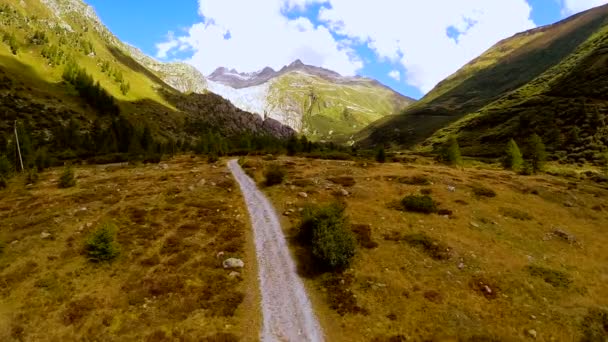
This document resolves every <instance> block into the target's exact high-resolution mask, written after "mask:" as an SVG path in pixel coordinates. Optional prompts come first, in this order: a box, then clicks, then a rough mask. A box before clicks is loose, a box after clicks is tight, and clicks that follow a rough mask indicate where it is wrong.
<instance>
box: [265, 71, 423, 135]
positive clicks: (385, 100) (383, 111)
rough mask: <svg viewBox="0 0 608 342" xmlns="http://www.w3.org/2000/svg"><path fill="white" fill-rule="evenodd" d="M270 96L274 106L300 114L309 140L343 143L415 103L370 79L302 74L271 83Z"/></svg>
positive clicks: (298, 73)
mask: <svg viewBox="0 0 608 342" xmlns="http://www.w3.org/2000/svg"><path fill="white" fill-rule="evenodd" d="M268 97H269V99H268V102H269V103H270V106H271V107H278V108H281V109H282V110H284V111H292V112H296V113H298V114H300V115H301V118H302V132H303V133H304V134H306V135H307V136H308V137H309V138H311V139H313V140H332V141H341V142H346V141H348V140H350V139H352V135H353V134H354V133H355V132H357V131H359V130H361V129H362V128H363V127H365V126H367V125H369V124H370V123H372V122H374V121H376V120H378V119H380V118H382V117H384V116H386V115H390V114H393V113H395V112H398V111H400V110H402V109H403V108H405V107H407V106H409V105H410V104H412V103H414V100H412V99H409V98H407V97H404V96H400V95H399V94H397V93H395V92H394V91H393V90H391V89H390V88H387V87H384V86H382V85H380V84H378V83H377V82H374V81H372V80H369V79H356V80H355V79H353V80H351V81H346V82H344V81H342V82H336V81H332V80H328V79H325V78H323V77H319V76H314V75H309V74H306V73H302V72H291V73H288V74H285V75H282V76H281V77H279V78H278V79H277V80H275V81H274V82H272V85H271V87H270V91H269V96H268Z"/></svg>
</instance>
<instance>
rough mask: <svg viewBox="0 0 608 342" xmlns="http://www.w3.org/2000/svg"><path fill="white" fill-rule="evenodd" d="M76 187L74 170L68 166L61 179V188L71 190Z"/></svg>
mask: <svg viewBox="0 0 608 342" xmlns="http://www.w3.org/2000/svg"><path fill="white" fill-rule="evenodd" d="M75 185H76V179H75V178H74V170H72V168H71V167H70V166H66V167H65V169H64V170H63V174H61V178H59V187H60V188H62V189H67V188H71V187H73V186H75Z"/></svg>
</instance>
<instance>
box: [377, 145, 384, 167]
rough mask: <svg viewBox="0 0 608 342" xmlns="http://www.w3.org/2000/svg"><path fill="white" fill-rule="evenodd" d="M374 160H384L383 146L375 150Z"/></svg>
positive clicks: (379, 161)
mask: <svg viewBox="0 0 608 342" xmlns="http://www.w3.org/2000/svg"><path fill="white" fill-rule="evenodd" d="M376 161H377V162H378V163H384V162H386V153H385V152H384V147H382V146H380V147H379V148H378V150H377V151H376Z"/></svg>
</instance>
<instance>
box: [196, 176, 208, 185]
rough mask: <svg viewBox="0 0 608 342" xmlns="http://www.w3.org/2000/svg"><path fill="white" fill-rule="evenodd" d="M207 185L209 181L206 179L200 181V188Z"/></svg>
mask: <svg viewBox="0 0 608 342" xmlns="http://www.w3.org/2000/svg"><path fill="white" fill-rule="evenodd" d="M205 183H207V181H206V180H205V179H204V178H203V179H201V180H200V181H198V185H199V186H205Z"/></svg>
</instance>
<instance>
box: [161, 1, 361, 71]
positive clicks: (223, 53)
mask: <svg viewBox="0 0 608 342" xmlns="http://www.w3.org/2000/svg"><path fill="white" fill-rule="evenodd" d="M324 1H325V0H256V1H251V0H201V1H199V14H201V15H202V16H203V21H202V22H200V23H197V24H195V25H193V26H192V27H190V28H189V29H188V32H187V34H186V35H184V36H180V37H175V36H171V37H170V39H169V40H168V41H166V42H163V43H160V44H158V45H157V49H158V53H157V55H158V57H159V58H165V57H166V56H167V53H168V51H171V49H181V50H184V49H191V50H192V51H193V52H194V53H193V55H192V57H191V58H190V59H188V60H186V62H189V63H191V64H192V65H194V66H195V67H197V68H198V69H199V70H201V71H202V72H203V73H204V74H209V73H211V72H212V71H213V70H214V69H215V68H217V67H219V66H226V67H229V68H236V69H238V70H239V71H254V70H259V69H262V68H263V67H266V66H270V67H273V68H275V69H278V68H280V67H282V66H284V65H286V64H289V63H291V62H293V61H294V60H296V59H298V58H299V59H301V60H302V61H303V62H304V63H307V64H312V65H318V66H322V67H326V68H328V69H332V70H335V71H337V72H340V73H342V74H345V75H354V74H355V73H356V71H357V70H358V69H360V68H361V67H362V66H363V63H362V62H361V61H360V59H359V57H358V56H357V55H356V54H355V52H354V50H352V48H351V47H350V44H349V43H348V41H347V40H344V41H339V40H336V39H335V38H334V37H333V36H332V34H331V33H330V31H329V30H328V29H327V28H326V27H325V26H323V25H320V26H317V27H315V25H313V23H312V22H311V21H310V20H309V19H307V18H304V17H299V18H296V19H288V18H287V17H286V16H285V11H289V10H295V11H299V10H302V9H304V7H305V6H306V5H309V4H311V3H313V2H324ZM228 35H229V37H230V39H225V37H228Z"/></svg>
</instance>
